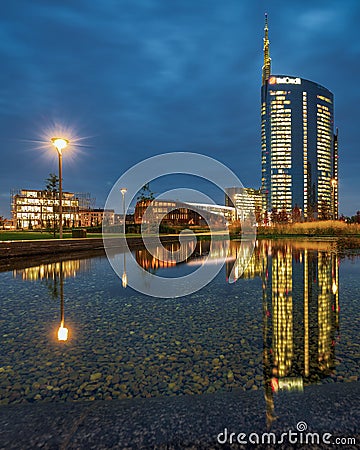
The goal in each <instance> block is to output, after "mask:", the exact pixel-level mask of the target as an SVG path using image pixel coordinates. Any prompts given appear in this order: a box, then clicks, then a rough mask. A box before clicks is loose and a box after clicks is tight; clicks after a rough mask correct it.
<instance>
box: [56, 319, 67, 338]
mask: <svg viewBox="0 0 360 450" xmlns="http://www.w3.org/2000/svg"><path fill="white" fill-rule="evenodd" d="M68 334H69V330H68V328H66V327H64V322H61V324H60V327H59V329H58V340H59V341H67V340H68Z"/></svg>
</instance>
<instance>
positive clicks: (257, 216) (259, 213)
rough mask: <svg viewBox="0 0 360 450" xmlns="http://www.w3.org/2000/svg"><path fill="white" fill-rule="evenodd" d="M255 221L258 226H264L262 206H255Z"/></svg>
mask: <svg viewBox="0 0 360 450" xmlns="http://www.w3.org/2000/svg"><path fill="white" fill-rule="evenodd" d="M255 219H256V223H257V224H258V225H261V224H262V221H263V220H262V210H261V206H260V205H255Z"/></svg>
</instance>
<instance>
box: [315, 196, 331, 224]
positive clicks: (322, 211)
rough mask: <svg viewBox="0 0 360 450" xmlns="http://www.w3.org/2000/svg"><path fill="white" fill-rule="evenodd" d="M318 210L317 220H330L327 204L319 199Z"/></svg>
mask: <svg viewBox="0 0 360 450" xmlns="http://www.w3.org/2000/svg"><path fill="white" fill-rule="evenodd" d="M319 203H320V204H319V210H318V219H319V220H329V219H330V208H329V205H328V202H327V201H326V200H323V199H322V198H320V199H319Z"/></svg>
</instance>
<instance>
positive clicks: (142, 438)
mask: <svg viewBox="0 0 360 450" xmlns="http://www.w3.org/2000/svg"><path fill="white" fill-rule="evenodd" d="M359 399H360V383H358V382H353V383H341V384H327V385H322V386H309V387H307V388H305V390H304V392H303V393H286V394H285V393H280V394H278V395H276V396H275V413H276V415H277V416H278V418H277V419H276V420H275V421H274V422H273V426H272V428H271V431H272V432H274V433H275V434H276V439H280V436H281V432H288V430H292V431H293V432H296V431H297V429H296V426H297V424H298V423H299V422H305V423H306V424H307V427H308V429H307V431H308V432H312V433H315V432H317V433H319V434H320V437H321V438H322V434H323V433H331V434H332V437H331V438H330V439H332V440H334V439H335V438H340V437H342V438H348V437H354V438H356V442H357V445H351V444H349V445H336V444H332V445H324V444H321V445H315V444H311V445H305V444H304V445H299V446H297V445H291V444H289V442H288V441H287V440H285V441H284V444H283V445H280V444H277V445H275V446H274V445H268V446H266V445H259V446H251V445H250V444H248V445H238V444H233V445H230V444H229V442H230V437H229V434H230V432H234V433H236V435H237V434H238V433H246V435H247V436H243V439H249V434H250V433H258V434H259V435H260V438H261V433H262V432H265V431H267V430H266V425H265V399H264V392H263V391H251V392H243V391H239V392H235V391H233V392H229V393H217V394H211V395H201V396H178V397H167V398H164V397H162V398H151V399H133V400H118V401H108V402H106V401H99V402H83V403H70V402H69V403H43V404H33V405H14V406H3V407H1V408H0V448H1V449H6V450H10V449H20V450H21V449H26V450H27V449H32V448H42V449H54V450H56V449H59V450H65V449H97V450H98V449H99V450H101V449H215V448H216V449H218V448H219V449H220V448H223V449H225V448H226V449H235V448H236V449H237V448H238V449H242V448H244V449H245V448H246V449H248V448H268V449H271V448H276V449H278V448H279V449H292V448H302V449H306V448H309V449H317V448H319V449H320V448H321V449H327V448H329V449H337V448H339V449H340V448H341V449H344V450H345V449H346V450H348V449H358V448H360V430H359V424H360V408H359ZM225 428H227V430H228V431H229V433H228V438H227V443H225V444H223V445H220V444H219V443H217V436H218V435H219V433H224V430H225ZM302 434H303V435H304V433H302ZM298 439H300V434H299V437H298ZM304 439H305V436H304ZM220 440H226V438H225V435H224V434H221V435H220Z"/></svg>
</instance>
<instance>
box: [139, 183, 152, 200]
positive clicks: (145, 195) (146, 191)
mask: <svg viewBox="0 0 360 450" xmlns="http://www.w3.org/2000/svg"><path fill="white" fill-rule="evenodd" d="M154 198H155V197H154V192H152V191H151V189H150V183H146V184H144V186H143V187H142V188H141V189H140V191H139V195H138V196H137V200H138V201H144V200H154Z"/></svg>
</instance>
